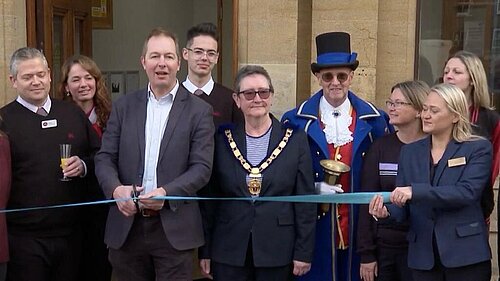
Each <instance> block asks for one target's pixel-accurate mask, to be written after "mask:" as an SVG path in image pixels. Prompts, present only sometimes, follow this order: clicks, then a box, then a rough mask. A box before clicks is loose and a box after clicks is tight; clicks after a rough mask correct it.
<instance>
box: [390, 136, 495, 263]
mask: <svg viewBox="0 0 500 281" xmlns="http://www.w3.org/2000/svg"><path fill="white" fill-rule="evenodd" d="M430 138H431V137H427V138H425V139H422V140H420V141H417V142H414V143H411V144H408V145H405V146H403V148H402V150H401V155H400V158H399V168H398V176H397V178H396V186H409V185H411V187H412V199H411V201H410V202H409V204H407V205H406V207H405V208H399V207H397V206H396V205H388V210H389V212H390V214H391V217H393V218H395V219H397V220H400V221H401V220H403V219H405V218H407V219H409V221H410V230H409V232H408V242H409V248H408V266H409V267H410V268H414V269H419V270H430V269H432V267H433V266H434V263H435V261H434V249H433V239H434V237H435V241H436V245H437V248H438V249H436V252H438V253H439V257H440V260H441V263H442V264H443V265H444V266H446V267H450V268H454V267H461V266H466V265H471V264H475V263H479V262H482V261H486V260H489V259H490V258H491V252H490V247H489V243H488V229H487V227H486V224H485V221H484V216H483V213H482V211H481V193H482V191H483V189H484V188H485V187H487V186H488V184H489V176H490V171H491V162H492V148H491V144H490V142H489V141H487V140H484V139H479V140H472V141H465V142H462V143H459V142H456V141H454V140H451V141H450V143H449V144H448V146H447V147H446V150H445V152H444V154H443V156H442V158H441V160H440V161H439V163H438V165H437V166H436V167H435V169H434V177H433V178H432V179H431V173H430V165H431V156H430V151H431V139H430Z"/></svg>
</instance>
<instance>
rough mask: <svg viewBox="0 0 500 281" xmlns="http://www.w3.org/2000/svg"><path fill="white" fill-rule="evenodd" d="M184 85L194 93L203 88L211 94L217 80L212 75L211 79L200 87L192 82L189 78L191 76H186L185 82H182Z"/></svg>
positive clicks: (206, 92) (207, 93)
mask: <svg viewBox="0 0 500 281" xmlns="http://www.w3.org/2000/svg"><path fill="white" fill-rule="evenodd" d="M182 85H183V86H184V88H186V89H187V90H188V91H189V92H191V94H193V93H194V91H196V90H198V89H201V90H203V92H204V93H205V94H206V95H207V96H209V95H210V93H211V92H212V90H213V89H214V85H215V82H214V80H213V79H212V76H210V80H208V82H207V83H206V84H205V85H203V87H201V88H198V86H196V85H194V84H193V82H191V80H189V77H186V80H185V81H184V82H182Z"/></svg>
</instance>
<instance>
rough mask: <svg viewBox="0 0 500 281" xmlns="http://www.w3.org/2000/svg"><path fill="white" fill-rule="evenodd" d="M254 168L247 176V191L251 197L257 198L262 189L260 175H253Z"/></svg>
mask: <svg viewBox="0 0 500 281" xmlns="http://www.w3.org/2000/svg"><path fill="white" fill-rule="evenodd" d="M254 169H256V168H253V169H252V172H251V173H250V174H248V177H249V179H248V191H249V192H250V194H252V195H253V196H258V195H259V194H260V190H261V188H262V175H261V174H260V173H255V171H253V170H254ZM257 170H258V169H257Z"/></svg>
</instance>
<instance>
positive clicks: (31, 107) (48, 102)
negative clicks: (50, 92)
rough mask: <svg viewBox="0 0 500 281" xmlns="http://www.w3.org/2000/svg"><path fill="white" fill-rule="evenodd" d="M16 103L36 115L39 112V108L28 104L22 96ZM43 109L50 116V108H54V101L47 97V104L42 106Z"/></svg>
mask: <svg viewBox="0 0 500 281" xmlns="http://www.w3.org/2000/svg"><path fill="white" fill-rule="evenodd" d="M16 101H17V102H18V103H20V104H21V105H22V106H24V107H26V108H27V109H29V110H31V111H33V112H34V113H36V112H37V110H38V106H36V105H33V104H31V103H29V102H27V101H26V100H25V99H23V98H22V97H21V96H17V99H16ZM42 107H43V109H45V111H46V112H47V114H49V112H50V108H51V107H52V101H51V100H50V97H47V99H46V100H45V102H44V103H43V105H42Z"/></svg>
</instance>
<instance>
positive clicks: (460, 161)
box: [448, 157, 466, 168]
mask: <svg viewBox="0 0 500 281" xmlns="http://www.w3.org/2000/svg"><path fill="white" fill-rule="evenodd" d="M465 163H466V162H465V157H459V158H453V159H450V160H448V167H450V168H451V167H456V166H462V165H465Z"/></svg>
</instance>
